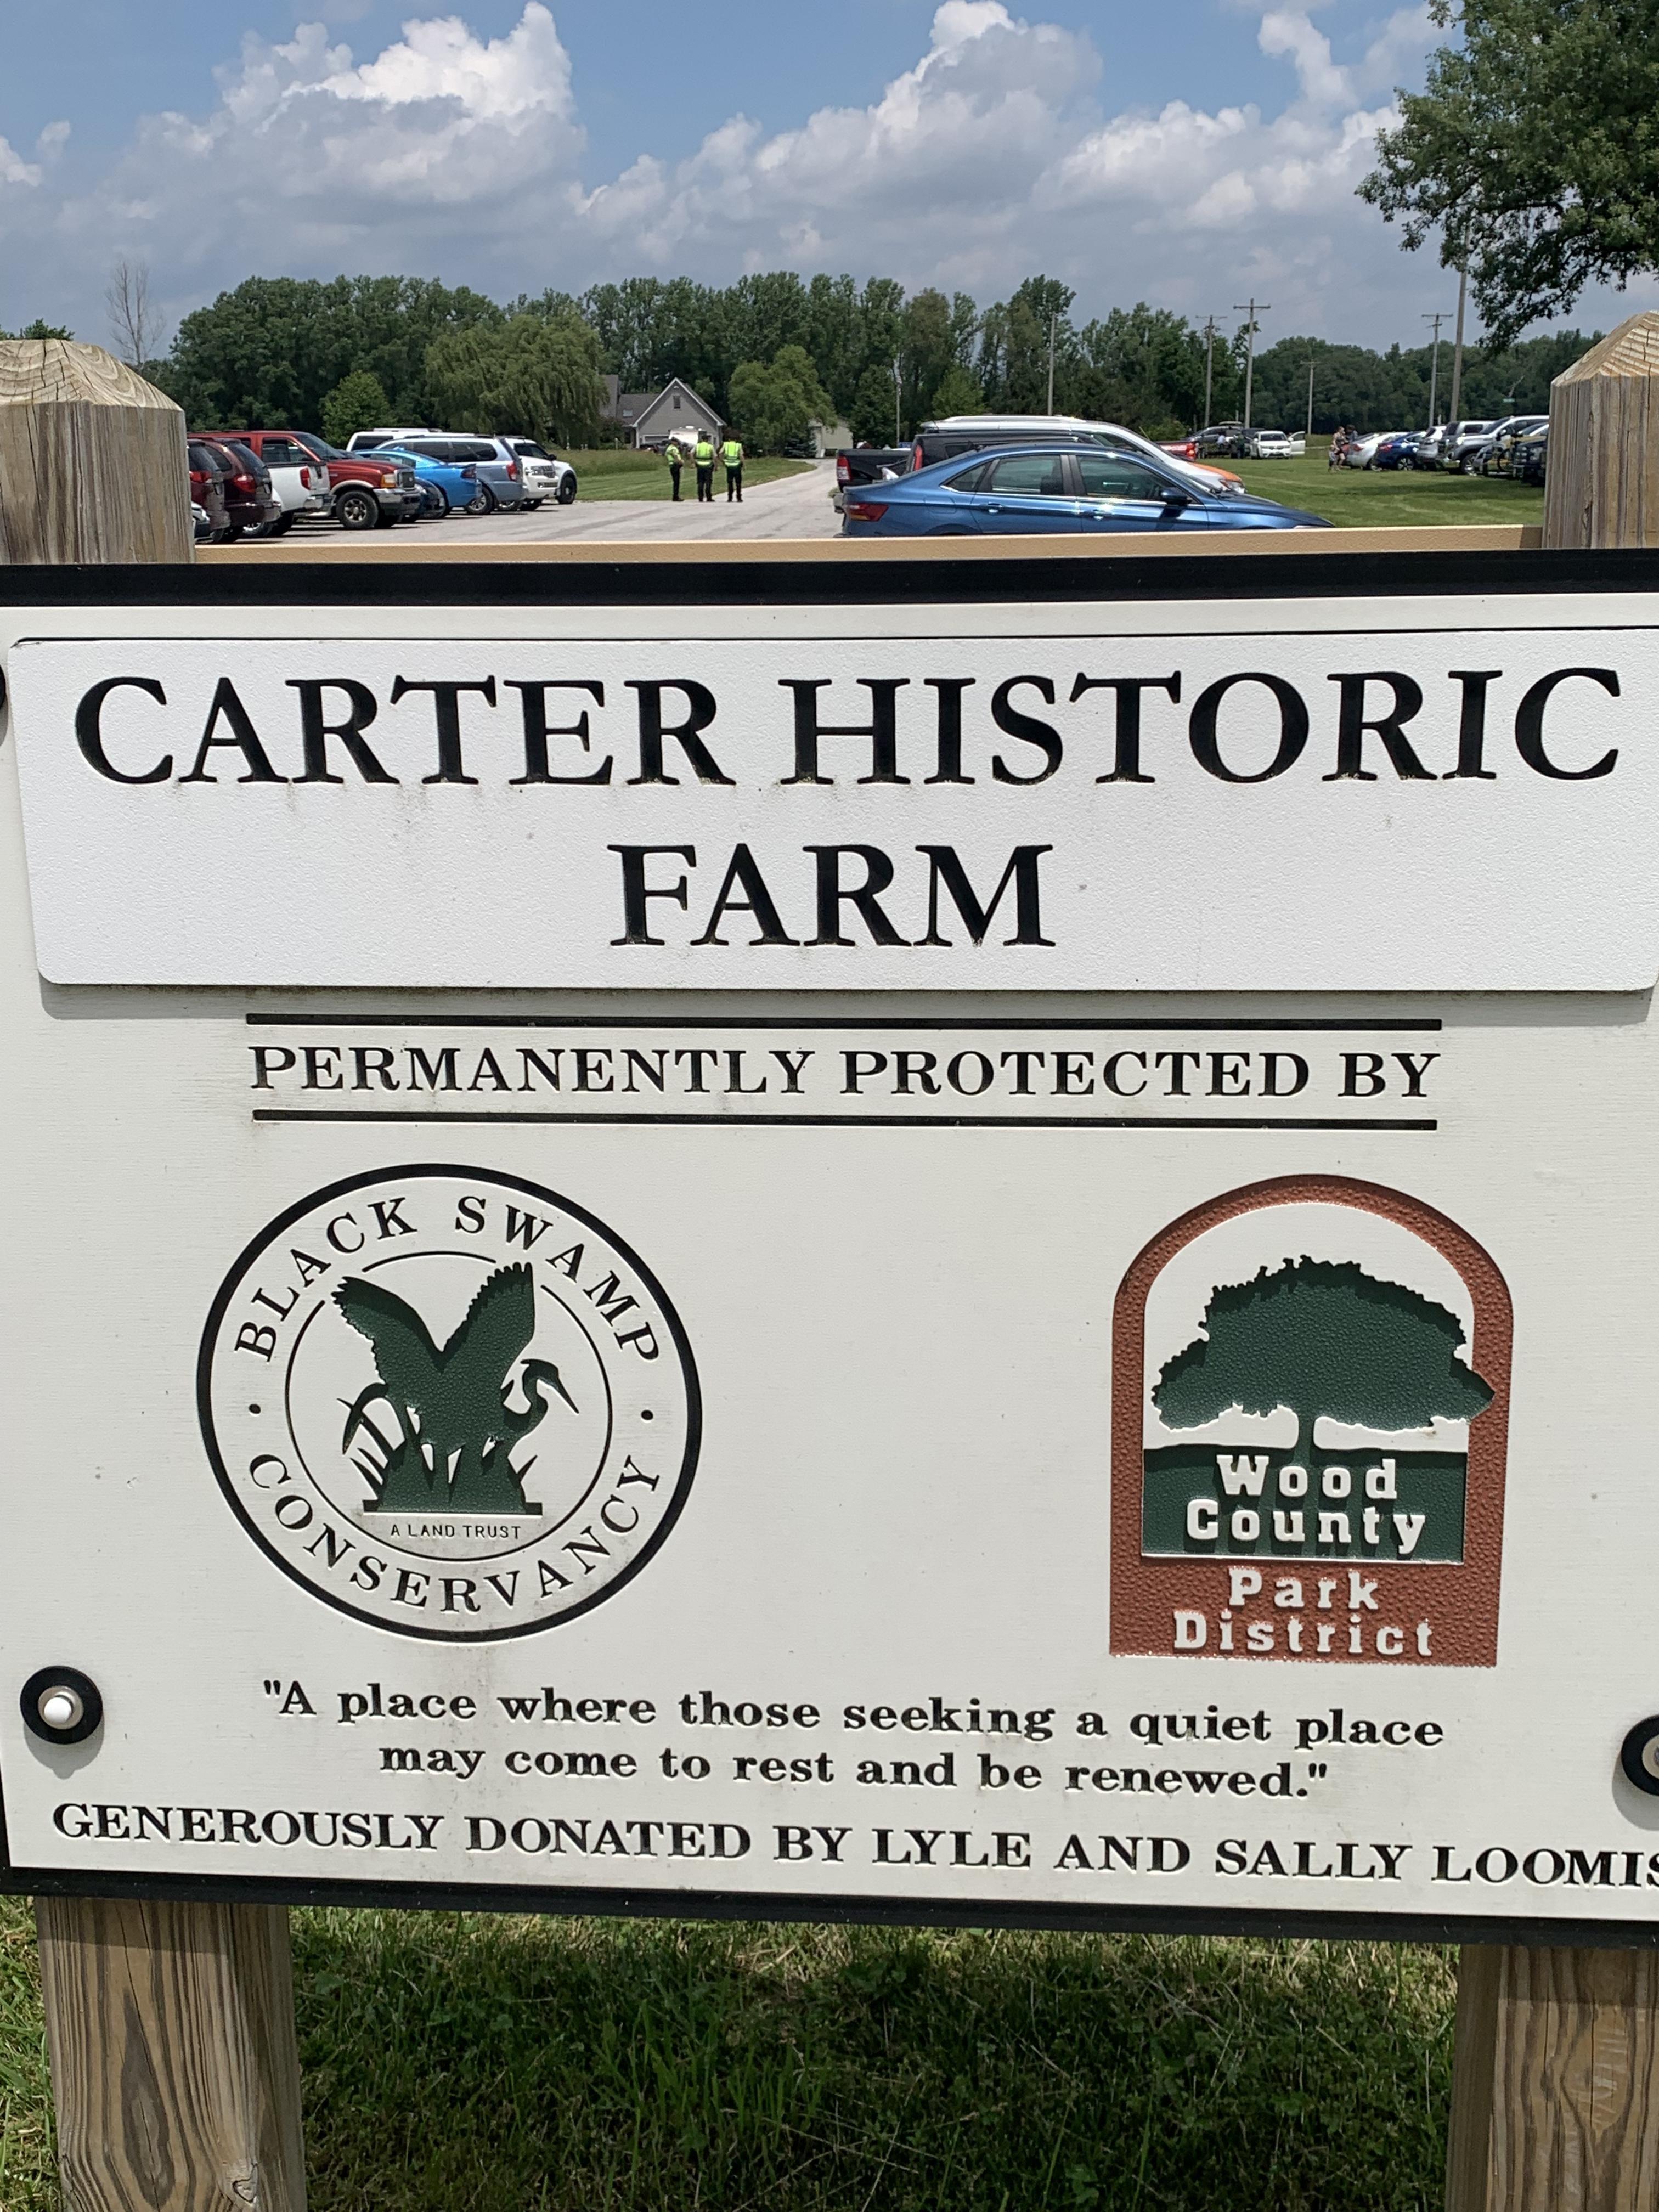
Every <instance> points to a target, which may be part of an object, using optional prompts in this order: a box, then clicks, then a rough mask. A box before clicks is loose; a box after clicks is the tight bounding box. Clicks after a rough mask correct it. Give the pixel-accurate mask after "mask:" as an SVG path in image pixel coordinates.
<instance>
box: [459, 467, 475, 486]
mask: <svg viewBox="0 0 1659 2212" xmlns="http://www.w3.org/2000/svg"><path fill="white" fill-rule="evenodd" d="M461 477H462V480H463V481H464V482H465V483H477V481H478V471H477V469H475V468H472V467H471V466H470V465H469V466H468V467H466V468H464V469H463V470H462V471H461Z"/></svg>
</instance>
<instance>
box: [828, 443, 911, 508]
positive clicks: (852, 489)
mask: <svg viewBox="0 0 1659 2212" xmlns="http://www.w3.org/2000/svg"><path fill="white" fill-rule="evenodd" d="M914 461H915V447H913V446H843V447H842V449H841V451H840V452H839V453H837V454H836V489H834V491H832V492H831V493H830V495H829V504H830V505H831V507H834V508H835V509H836V512H837V513H841V512H842V509H843V507H844V503H845V501H846V500H847V498H848V495H849V494H853V493H856V492H857V491H858V490H859V489H860V486H862V485H864V484H872V483H892V481H893V479H894V477H902V476H908V474H909V471H910V467H911V465H912V463H913V462H914Z"/></svg>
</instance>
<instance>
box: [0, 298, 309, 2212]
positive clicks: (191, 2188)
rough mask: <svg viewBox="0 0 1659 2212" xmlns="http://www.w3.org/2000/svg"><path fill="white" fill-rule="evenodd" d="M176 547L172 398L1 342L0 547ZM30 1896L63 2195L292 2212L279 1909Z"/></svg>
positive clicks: (145, 557)
mask: <svg viewBox="0 0 1659 2212" xmlns="http://www.w3.org/2000/svg"><path fill="white" fill-rule="evenodd" d="M191 552H192V532H191V519H190V496H189V476H188V471H187V467H186V463H185V423H184V416H183V415H182V414H181V413H180V411H179V409H178V408H177V407H176V406H175V405H174V404H173V402H172V400H170V399H168V398H167V397H166V396H165V394H163V393H162V392H158V391H156V390H155V386H153V385H149V384H146V383H145V382H144V380H143V378H141V377H139V376H137V375H135V374H133V372H132V371H131V369H129V368H124V367H123V366H122V365H121V363H120V362H117V361H116V360H114V359H113V358H112V356H110V355H108V354H106V353H105V352H104V351H102V349H100V348H99V347H97V346H89V345H75V344H70V343H64V342H61V341H58V340H56V339H47V340H36V339H19V340H14V341H10V342H8V343H4V344H0V562H12V563H23V562H147V561H167V562H179V561H189V560H190V559H191ZM37 1914H38V1923H39V1927H40V1970H41V1983H42V1989H43V1993H44V1996H45V2002H46V2033H47V2038H48V2041H49V2044H50V2046H51V2053H52V2089H53V2094H54V2097H55V2100H56V2104H57V2111H58V2155H59V2160H60V2166H61V2171H62V2176H63V2191H64V2207H65V2212H138V2208H141V2207H142V2208H143V2212H225V2208H229V2207H248V2208H257V2212H303V2207H304V2204H305V2176H304V2167H303V2153H302V2146H301V2132H300V2069H299V2055H298V2051H297V2048H296V2045H295V2034H294V1997H293V1985H292V1968H291V1964H290V1958H289V1934H288V1914H287V1911H286V1910H285V1909H284V1908H283V1907H281V1906H276V1905H207V1904H196V1903H186V1902H173V1901H168V1902H159V1901H156V1900H155V1899H151V1900H149V1901H146V1902H137V1901H132V1902H118V1901H114V1900H110V1899H102V1898H81V1897H76V1898H69V1897H43V1898H41V1899H40V1900H39V1903H38V1906H37Z"/></svg>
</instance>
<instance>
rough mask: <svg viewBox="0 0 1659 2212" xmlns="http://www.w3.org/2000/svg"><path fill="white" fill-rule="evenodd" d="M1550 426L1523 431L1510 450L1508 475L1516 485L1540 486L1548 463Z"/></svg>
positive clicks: (1544, 425)
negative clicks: (1529, 484) (1530, 484)
mask: <svg viewBox="0 0 1659 2212" xmlns="http://www.w3.org/2000/svg"><path fill="white" fill-rule="evenodd" d="M1549 445H1550V426H1549V424H1548V423H1547V422H1545V423H1542V424H1541V425H1540V427H1539V428H1537V429H1536V430H1523V431H1522V433H1521V435H1520V436H1519V437H1517V438H1516V441H1515V442H1514V444H1513V445H1512V446H1511V447H1510V475H1511V476H1512V477H1514V479H1515V481H1516V483H1532V484H1541V483H1543V481H1544V477H1545V475H1546V472H1547V465H1548V461H1549Z"/></svg>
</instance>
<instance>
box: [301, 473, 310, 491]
mask: <svg viewBox="0 0 1659 2212" xmlns="http://www.w3.org/2000/svg"><path fill="white" fill-rule="evenodd" d="M300 489H301V491H309V490H310V489H311V471H310V470H309V469H301V471H300Z"/></svg>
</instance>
